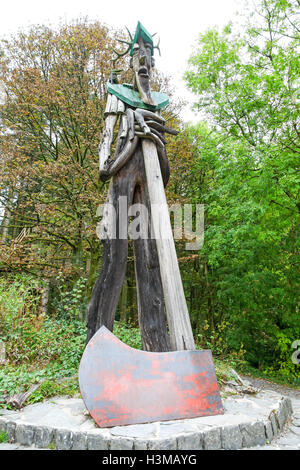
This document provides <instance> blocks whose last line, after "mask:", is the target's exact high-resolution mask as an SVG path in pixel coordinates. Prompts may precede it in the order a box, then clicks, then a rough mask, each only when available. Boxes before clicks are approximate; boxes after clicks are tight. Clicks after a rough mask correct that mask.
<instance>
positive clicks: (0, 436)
mask: <svg viewBox="0 0 300 470" xmlns="http://www.w3.org/2000/svg"><path fill="white" fill-rule="evenodd" d="M5 442H7V434H6V432H4V431H1V432H0V444H3V443H5Z"/></svg>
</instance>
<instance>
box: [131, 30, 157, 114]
mask: <svg viewBox="0 0 300 470" xmlns="http://www.w3.org/2000/svg"><path fill="white" fill-rule="evenodd" d="M130 66H131V67H132V68H133V71H134V88H135V89H137V90H138V91H139V93H140V95H141V98H142V101H143V102H144V103H147V104H152V105H155V103H154V101H153V98H152V95H151V88H150V77H151V71H152V67H153V66H154V58H153V56H152V46H151V44H150V43H147V42H144V41H143V39H142V38H139V40H138V42H137V43H135V44H134V46H133V55H132V59H131V61H130Z"/></svg>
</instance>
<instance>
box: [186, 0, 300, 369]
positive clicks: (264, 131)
mask: <svg viewBox="0 0 300 470" xmlns="http://www.w3.org/2000/svg"><path fill="white" fill-rule="evenodd" d="M298 4H299V2H298V1H285V0H277V1H269V0H263V1H261V2H260V3H259V5H258V7H257V9H256V10H255V11H253V12H251V19H250V23H249V24H248V26H247V28H246V29H245V32H244V33H243V34H237V33H235V32H234V31H233V27H232V26H231V25H228V26H227V27H226V28H224V30H223V31H222V33H219V32H218V31H217V30H215V29H211V30H208V31H207V32H205V33H204V34H202V35H201V36H200V38H199V43H198V49H197V50H196V51H195V52H194V54H193V55H192V57H191V58H190V62H189V63H190V67H189V70H188V72H187V73H186V76H185V77H186V81H187V84H188V86H189V87H190V88H191V90H192V91H193V92H194V93H195V94H196V96H197V101H196V103H195V106H196V107H197V108H198V109H200V110H202V111H203V112H204V113H205V115H206V116H207V120H208V122H209V127H207V126H204V125H199V126H198V127H195V128H193V129H191V138H192V139H193V141H194V144H195V146H196V155H195V156H196V163H195V169H194V171H195V180H194V185H193V187H192V188H191V193H192V194H193V197H194V198H200V199H201V202H203V203H205V204H206V207H207V212H206V231H205V240H206V242H205V245H204V251H203V256H204V257H205V258H206V261H207V263H208V279H209V284H210V286H211V285H212V299H213V309H212V311H211V312H210V315H211V316H212V318H213V321H214V322H217V323H218V322H220V321H221V319H222V318H226V319H227V320H228V319H229V322H230V326H231V328H230V331H228V339H229V341H230V343H231V345H232V346H233V347H235V348H237V349H238V347H239V346H240V344H241V342H242V343H243V344H244V345H245V348H246V350H247V352H248V359H249V360H250V361H251V362H252V364H254V365H256V366H259V365H262V364H269V365H270V364H272V363H274V359H275V362H276V360H277V361H278V363H277V367H278V368H280V362H281V363H284V364H285V365H284V367H286V368H287V372H286V373H287V374H289V373H292V374H294V373H295V367H294V366H293V364H292V363H291V360H290V356H291V353H292V351H290V355H289V350H288V348H287V351H286V350H285V351H284V348H283V347H281V345H282V344H283V343H284V342H285V340H287V342H288V344H291V342H292V341H293V340H295V339H297V338H298V337H300V330H299V321H298V315H299V312H298V308H299V307H298V300H297V292H298V290H299V283H298V274H299V273H298V269H299V268H298V262H297V257H298V254H299V241H298V239H297V234H298V231H299V209H300V202H299V185H298V182H299V176H298V174H299V169H298V166H299V165H298V154H299V127H298V126H299V101H298V99H297V93H298V92H297V89H296V79H297V76H298V71H299V57H298V56H297V55H296V54H295V50H296V48H297V47H299V25H298V24H297V23H296V15H295V13H296V8H297V5H298ZM197 174H198V178H197ZM283 356H284V357H283ZM287 364H288V365H287Z"/></svg>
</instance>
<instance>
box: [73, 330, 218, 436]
mask: <svg viewBox="0 0 300 470" xmlns="http://www.w3.org/2000/svg"><path fill="white" fill-rule="evenodd" d="M79 386H80V391H81V395H82V398H83V400H84V403H85V405H86V407H87V409H88V411H89V412H90V414H91V416H92V417H93V419H94V420H95V421H96V423H97V424H98V426H100V427H111V426H117V425H127V424H137V423H147V422H152V421H165V420H172V419H180V418H193V417H196V416H209V415H217V414H223V413H224V409H223V405H222V401H221V397H220V392H219V387H218V383H217V379H216V374H215V370H214V365H213V360H212V356H211V352H210V351H209V350H202V351H172V352H164V353H157V352H145V351H139V350H136V349H133V348H130V347H129V346H127V345H126V344H124V343H122V342H121V341H120V340H119V339H118V338H116V337H115V336H114V335H113V334H112V333H111V332H110V331H109V330H108V329H107V328H105V327H104V326H103V327H101V328H100V329H99V330H98V331H97V333H96V334H95V335H94V336H93V337H92V339H91V340H90V342H89V343H88V345H87V346H86V349H85V351H84V353H83V356H82V359H81V363H80V366H79Z"/></svg>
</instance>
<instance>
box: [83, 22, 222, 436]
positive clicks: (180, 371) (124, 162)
mask: <svg viewBox="0 0 300 470" xmlns="http://www.w3.org/2000/svg"><path fill="white" fill-rule="evenodd" d="M153 50H154V46H153V40H152V36H151V35H150V34H149V33H148V32H147V31H146V30H145V28H144V27H143V26H142V25H141V24H140V23H138V25H137V29H136V33H135V36H134V38H131V41H130V42H129V43H128V49H127V51H126V52H125V53H127V52H129V51H130V55H131V57H132V59H131V65H132V68H133V71H134V81H133V85H127V84H123V85H119V84H118V83H117V82H116V77H115V76H114V75H113V74H112V76H111V78H110V81H109V83H108V84H107V91H108V99H107V106H106V110H105V115H106V119H105V129H104V132H103V135H102V140H101V144H100V177H101V178H102V179H103V180H105V179H107V178H111V182H110V187H109V192H108V199H107V203H106V205H105V208H104V214H103V219H102V222H101V227H100V234H101V236H102V238H103V243H104V252H103V257H104V258H103V265H102V270H101V273H100V276H99V278H98V280H97V282H96V284H95V287H94V290H93V293H92V298H91V301H90V304H89V307H88V318H87V323H88V338H87V339H88V341H87V346H86V348H85V351H84V353H83V356H82V359H81V362H80V367H79V372H78V377H79V386H80V391H81V395H82V397H83V400H84V403H85V405H86V408H87V409H88V410H89V412H90V414H91V416H92V417H93V419H94V420H95V422H96V423H97V424H98V426H100V427H112V426H118V425H128V424H137V423H148V422H153V421H163V420H173V419H180V418H191V417H195V416H209V415H216V414H222V413H224V409H223V406H222V401H221V397H220V392H219V387H218V383H217V380H216V374H215V370H214V365H213V360H212V356H211V352H210V351H209V350H203V351H199V350H195V345H194V339H193V335H192V329H191V324H190V320H189V315H188V311H187V306H186V301H185V296H184V292H183V287H182V282H181V277H180V271H179V267H178V261H177V257H176V251H175V245H174V240H173V236H172V229H171V224H170V218H169V211H168V206H167V201H166V196H165V191H164V186H165V185H166V184H167V182H168V179H169V164H168V159H167V155H166V150H165V142H166V141H165V138H164V133H165V132H169V133H174V131H172V130H171V129H168V128H167V127H166V126H165V121H164V119H163V118H162V117H161V116H160V110H161V109H163V107H164V106H166V104H167V103H168V97H167V95H165V94H163V93H155V92H151V89H150V85H149V78H150V73H151V69H152V67H153V64H154V62H153ZM125 53H123V54H125ZM118 119H119V121H120V124H119V130H118V137H117V144H116V148H115V153H114V158H112V155H111V154H112V150H111V149H112V143H113V131H114V128H115V126H116V122H117V120H118ZM133 203H135V204H137V203H139V207H140V210H141V212H142V208H145V209H146V213H147V214H148V215H149V214H151V222H150V221H149V217H146V222H145V220H144V227H143V228H141V226H142V225H143V224H142V219H141V222H140V235H141V236H140V237H136V238H134V242H133V243H134V255H135V272H136V281H137V291H138V313H139V323H140V328H141V335H142V342H143V348H144V350H145V351H138V350H135V349H133V348H130V347H129V346H127V345H125V344H124V343H122V342H121V341H120V340H118V339H117V338H116V337H115V336H114V335H113V334H112V333H111V331H112V329H113V323H114V316H115V310H116V307H117V302H118V298H119V295H120V292H121V288H122V284H123V280H124V276H125V270H126V262H127V251H128V238H127V235H128V234H127V232H128V216H127V211H128V209H129V208H130V206H131V204H133ZM124 206H125V207H124ZM128 212H130V211H128ZM124 214H125V215H124ZM131 215H134V214H131ZM150 225H151V227H150ZM145 229H146V230H145ZM167 324H168V328H167ZM109 330H110V331H109ZM170 350H171V351H170ZM101 439H102V437H101Z"/></svg>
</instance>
